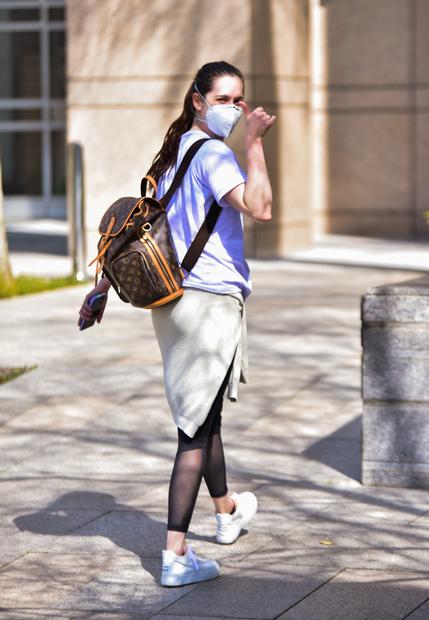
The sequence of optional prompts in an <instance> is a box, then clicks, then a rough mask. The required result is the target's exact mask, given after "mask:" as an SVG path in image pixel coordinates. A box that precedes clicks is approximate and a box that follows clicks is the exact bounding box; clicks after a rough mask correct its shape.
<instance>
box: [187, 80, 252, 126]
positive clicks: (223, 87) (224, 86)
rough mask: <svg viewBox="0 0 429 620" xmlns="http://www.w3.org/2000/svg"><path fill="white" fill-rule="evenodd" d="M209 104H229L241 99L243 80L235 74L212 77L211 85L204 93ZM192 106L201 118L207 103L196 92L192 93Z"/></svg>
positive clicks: (205, 110) (203, 115)
mask: <svg viewBox="0 0 429 620" xmlns="http://www.w3.org/2000/svg"><path fill="white" fill-rule="evenodd" d="M204 97H205V99H206V100H207V103H208V104H209V105H221V104H231V103H235V104H236V105H237V103H238V102H239V101H243V99H244V94H243V82H242V81H241V79H240V78H239V77H238V76H237V75H221V76H219V77H217V78H215V79H214V82H213V86H212V88H211V90H209V91H208V92H207V93H206V94H205V95H204ZM193 103H194V107H195V109H196V111H197V113H198V115H199V116H202V117H203V118H204V117H205V115H206V112H207V104H206V102H205V101H204V99H202V98H201V97H200V95H199V94H198V93H194V95H193Z"/></svg>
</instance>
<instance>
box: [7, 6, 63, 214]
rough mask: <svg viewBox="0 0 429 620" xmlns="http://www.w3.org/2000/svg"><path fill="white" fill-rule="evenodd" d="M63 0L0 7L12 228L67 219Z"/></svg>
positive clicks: (9, 204) (8, 205) (9, 212)
mask: <svg viewBox="0 0 429 620" xmlns="http://www.w3.org/2000/svg"><path fill="white" fill-rule="evenodd" d="M64 4H65V3H64V0H0V158H1V162H2V170H3V191H4V196H5V200H4V202H5V212H6V213H5V214H6V220H7V221H8V222H14V221H15V222H16V221H22V220H28V219H36V218H60V219H65V218H66V205H65V191H66V188H65V6H64Z"/></svg>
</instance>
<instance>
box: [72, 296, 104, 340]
mask: <svg viewBox="0 0 429 620" xmlns="http://www.w3.org/2000/svg"><path fill="white" fill-rule="evenodd" d="M106 297H107V293H97V294H96V295H93V296H92V297H91V298H90V299H89V301H88V305H89V307H90V308H91V310H92V317H91V318H90V319H80V321H79V329H80V330H81V331H82V329H87V327H92V325H94V323H95V321H96V320H97V315H98V313H99V312H100V308H101V306H102V305H103V303H104V300H105V299H106Z"/></svg>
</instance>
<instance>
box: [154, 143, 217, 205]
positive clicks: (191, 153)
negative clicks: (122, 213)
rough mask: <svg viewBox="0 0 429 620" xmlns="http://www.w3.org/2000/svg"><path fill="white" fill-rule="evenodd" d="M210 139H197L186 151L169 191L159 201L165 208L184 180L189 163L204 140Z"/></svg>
mask: <svg viewBox="0 0 429 620" xmlns="http://www.w3.org/2000/svg"><path fill="white" fill-rule="evenodd" d="M208 140H210V138H201V139H200V140H197V141H196V142H194V143H193V144H191V146H190V147H189V148H188V150H187V151H186V153H185V156H184V157H183V159H182V161H181V162H180V166H179V167H178V169H177V172H176V174H175V175H174V179H173V181H172V183H171V185H170V187H169V188H168V190H167V192H166V193H165V194H164V196H163V197H162V198H161V199H160V201H159V202H160V203H161V204H162V206H163V207H164V209H166V208H167V206H168V204H169V202H170V200H171V199H172V198H173V196H174V194H175V193H176V191H177V189H178V187H179V185H180V184H181V182H182V181H183V177H184V176H185V173H186V171H187V169H188V168H189V164H190V163H191V161H192V159H193V157H194V155H196V154H197V151H199V150H200V148H201V147H202V146H203V144H204V142H207V141H208Z"/></svg>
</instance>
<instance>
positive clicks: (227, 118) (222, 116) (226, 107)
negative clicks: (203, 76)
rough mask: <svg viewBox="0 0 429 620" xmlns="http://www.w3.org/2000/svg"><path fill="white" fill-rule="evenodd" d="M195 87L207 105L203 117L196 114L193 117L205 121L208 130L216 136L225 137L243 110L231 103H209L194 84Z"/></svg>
mask: <svg viewBox="0 0 429 620" xmlns="http://www.w3.org/2000/svg"><path fill="white" fill-rule="evenodd" d="M195 88H196V90H197V93H198V94H199V95H200V97H202V98H203V99H204V101H205V102H206V103H207V107H208V110H207V113H206V117H205V118H201V117H200V116H196V115H195V118H196V119H197V120H199V121H201V122H202V123H206V124H207V127H208V128H209V129H210V131H212V132H213V133H214V134H215V135H216V136H221V137H222V138H227V137H228V136H229V135H230V134H231V132H232V130H233V129H234V127H235V126H236V124H237V123H238V121H239V120H240V116H241V114H242V112H243V110H242V109H241V108H240V107H239V106H237V105H234V104H233V103H231V104H223V103H221V104H217V105H210V104H209V103H208V102H207V99H206V98H205V97H204V95H202V94H201V93H200V91H199V90H198V88H197V85H196V84H195Z"/></svg>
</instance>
